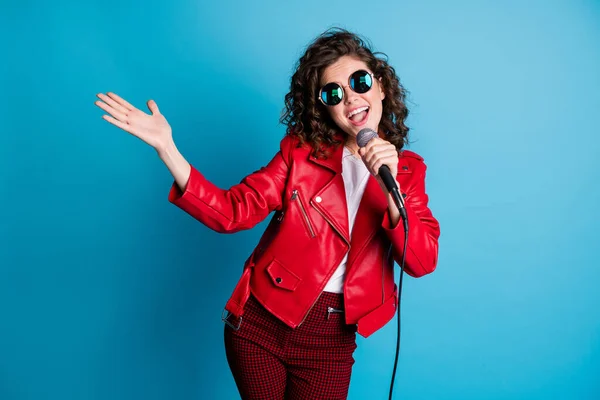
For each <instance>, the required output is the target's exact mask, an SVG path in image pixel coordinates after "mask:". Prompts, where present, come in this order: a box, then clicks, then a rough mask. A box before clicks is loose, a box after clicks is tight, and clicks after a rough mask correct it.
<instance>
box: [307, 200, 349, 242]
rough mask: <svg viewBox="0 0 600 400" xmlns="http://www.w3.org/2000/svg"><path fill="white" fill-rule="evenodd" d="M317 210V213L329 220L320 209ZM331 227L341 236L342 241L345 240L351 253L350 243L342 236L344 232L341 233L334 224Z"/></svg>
mask: <svg viewBox="0 0 600 400" xmlns="http://www.w3.org/2000/svg"><path fill="white" fill-rule="evenodd" d="M315 210H317V212H318V213H319V214H321V216H322V217H323V218H324V219H325V220H327V218H325V215H323V213H322V212H321V211H319V209H318V208H316V207H315ZM331 227H332V228H333V230H334V231H336V232H337V233H338V235H340V236H341V237H342V239H343V240H344V242H346V244H347V245H348V251H350V242H349V241H347V240H346V237H345V236H344V235H342V232H340V231H339V230H338V229H337V228H336V227H335V226H334V225H333V224H331Z"/></svg>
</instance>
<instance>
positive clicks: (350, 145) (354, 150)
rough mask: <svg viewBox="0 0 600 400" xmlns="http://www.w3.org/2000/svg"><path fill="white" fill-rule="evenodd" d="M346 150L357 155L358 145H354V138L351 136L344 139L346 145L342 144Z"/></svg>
mask: <svg viewBox="0 0 600 400" xmlns="http://www.w3.org/2000/svg"><path fill="white" fill-rule="evenodd" d="M344 145H345V146H346V147H347V148H348V150H350V151H351V152H352V153H354V154H356V153H358V143H356V138H354V137H352V136H348V137H347V138H346V143H345V144H344Z"/></svg>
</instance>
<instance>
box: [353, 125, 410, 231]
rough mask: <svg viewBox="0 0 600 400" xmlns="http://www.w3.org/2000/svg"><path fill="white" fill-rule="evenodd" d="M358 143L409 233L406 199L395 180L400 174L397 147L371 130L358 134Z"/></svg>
mask: <svg viewBox="0 0 600 400" xmlns="http://www.w3.org/2000/svg"><path fill="white" fill-rule="evenodd" d="M356 143H357V144H358V146H359V150H358V153H359V154H360V156H361V157H362V159H363V162H364V163H365V165H366V166H367V168H368V169H369V171H371V173H372V174H373V175H375V176H376V178H377V181H378V182H379V185H381V186H382V189H385V190H387V191H388V192H389V193H390V194H391V195H392V198H393V199H394V203H395V204H396V207H398V211H399V212H400V216H401V217H402V222H403V224H404V230H405V231H408V219H407V216H406V209H405V208H404V199H403V198H402V195H401V194H400V191H399V189H398V184H397V182H396V178H395V177H396V175H397V173H398V151H397V150H396V146H394V145H393V144H391V143H390V142H387V141H385V140H383V139H381V138H379V135H377V133H376V132H375V131H374V130H372V129H370V128H365V129H362V130H361V131H360V132H358V135H357V136H356Z"/></svg>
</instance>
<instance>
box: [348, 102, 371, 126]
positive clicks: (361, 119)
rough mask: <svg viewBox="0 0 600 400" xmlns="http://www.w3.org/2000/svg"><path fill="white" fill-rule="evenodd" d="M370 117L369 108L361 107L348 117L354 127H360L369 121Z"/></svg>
mask: <svg viewBox="0 0 600 400" xmlns="http://www.w3.org/2000/svg"><path fill="white" fill-rule="evenodd" d="M368 116H369V107H367V106H365V107H359V108H357V109H355V110H353V111H352V112H350V113H348V115H347V117H348V119H349V120H350V122H351V123H352V124H353V125H356V126H359V125H362V124H364V123H365V122H366V121H367V117H368Z"/></svg>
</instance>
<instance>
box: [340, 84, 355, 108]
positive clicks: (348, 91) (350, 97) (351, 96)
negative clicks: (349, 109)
mask: <svg viewBox="0 0 600 400" xmlns="http://www.w3.org/2000/svg"><path fill="white" fill-rule="evenodd" d="M342 89H343V90H344V95H345V96H344V98H345V99H346V100H345V101H344V102H345V103H346V104H352V103H353V102H354V100H355V99H357V98H358V93H356V92H355V91H354V90H352V88H351V87H350V86H349V85H345V86H342Z"/></svg>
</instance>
